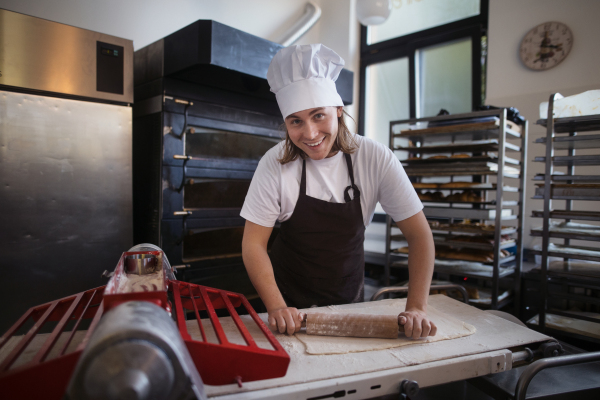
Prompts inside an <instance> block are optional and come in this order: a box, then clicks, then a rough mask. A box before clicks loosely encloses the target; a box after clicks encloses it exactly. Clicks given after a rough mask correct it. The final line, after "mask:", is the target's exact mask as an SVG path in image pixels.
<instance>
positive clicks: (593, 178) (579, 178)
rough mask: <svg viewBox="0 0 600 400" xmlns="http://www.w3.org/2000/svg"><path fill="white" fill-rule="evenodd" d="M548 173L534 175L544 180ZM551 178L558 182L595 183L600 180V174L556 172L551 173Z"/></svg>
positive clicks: (536, 179)
mask: <svg viewBox="0 0 600 400" xmlns="http://www.w3.org/2000/svg"><path fill="white" fill-rule="evenodd" d="M545 177H546V175H545V174H537V175H536V176H534V177H533V180H534V181H543V180H545ZM551 178H552V180H553V181H556V182H567V181H574V182H587V183H595V182H600V175H565V174H562V173H560V174H558V173H555V174H553V175H551Z"/></svg>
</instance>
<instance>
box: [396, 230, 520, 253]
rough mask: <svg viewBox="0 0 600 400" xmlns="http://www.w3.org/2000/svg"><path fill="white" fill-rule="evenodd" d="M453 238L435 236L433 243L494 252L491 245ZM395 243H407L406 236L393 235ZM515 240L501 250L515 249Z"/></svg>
mask: <svg viewBox="0 0 600 400" xmlns="http://www.w3.org/2000/svg"><path fill="white" fill-rule="evenodd" d="M451 236H455V235H440V234H435V233H434V234H433V242H434V243H435V244H438V245H442V246H452V247H454V248H465V249H478V250H494V245H493V244H491V243H473V242H461V241H454V240H452V239H451ZM449 239H450V240H449ZM392 240H393V241H398V242H399V241H406V238H405V237H404V235H393V236H392ZM516 243H517V242H516V240H515V239H511V240H507V241H505V242H502V243H500V249H501V250H503V249H507V248H509V247H513V246H514V245H515V244H516Z"/></svg>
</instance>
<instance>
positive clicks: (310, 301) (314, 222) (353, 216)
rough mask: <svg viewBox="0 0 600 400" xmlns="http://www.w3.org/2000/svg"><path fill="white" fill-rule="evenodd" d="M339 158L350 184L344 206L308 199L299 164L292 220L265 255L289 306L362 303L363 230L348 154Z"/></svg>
mask: <svg viewBox="0 0 600 400" xmlns="http://www.w3.org/2000/svg"><path fill="white" fill-rule="evenodd" d="M344 157H345V159H346V164H347V165H348V172H349V175H350V182H351V186H348V187H346V190H345V191H344V200H345V201H346V202H345V203H330V202H328V201H324V200H319V199H315V198H313V197H309V196H307V195H306V160H304V161H303V162H302V179H301V181H300V195H299V197H298V202H297V203H296V207H295V208H294V212H293V214H292V216H291V218H290V219H288V220H287V221H285V222H282V223H281V228H280V230H279V235H278V237H277V238H276V239H275V242H274V243H273V246H272V248H271V253H270V257H271V263H272V264H273V271H274V273H275V281H276V282H277V286H278V287H279V290H280V291H281V294H282V295H283V298H284V300H285V302H286V304H287V305H288V307H297V308H308V307H311V306H319V307H321V306H327V305H333V304H347V303H356V302H360V301H364V269H365V251H364V238H365V225H364V222H363V215H362V209H361V206H360V191H359V190H358V187H357V186H356V185H355V184H354V173H353V171H352V160H351V158H350V155H349V154H345V153H344ZM350 189H352V190H353V195H354V196H353V197H354V198H353V199H350V195H349V191H350Z"/></svg>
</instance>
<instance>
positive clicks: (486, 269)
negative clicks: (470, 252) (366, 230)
mask: <svg viewBox="0 0 600 400" xmlns="http://www.w3.org/2000/svg"><path fill="white" fill-rule="evenodd" d="M391 266H392V267H396V268H408V261H407V260H402V261H395V262H393V263H391ZM434 271H435V272H438V273H440V274H449V275H456V276H461V277H468V278H477V279H486V280H491V279H493V267H492V266H491V265H487V264H482V263H476V262H472V261H460V260H451V261H448V260H442V259H439V258H436V259H435V261H434ZM514 272H515V269H514V267H505V268H500V270H499V276H500V278H506V277H509V276H511V275H512V274H513V273H514Z"/></svg>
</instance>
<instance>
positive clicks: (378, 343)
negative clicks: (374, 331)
mask: <svg viewBox="0 0 600 400" xmlns="http://www.w3.org/2000/svg"><path fill="white" fill-rule="evenodd" d="M377 303H378V304H377V305H376V306H375V305H374V306H372V307H364V305H365V304H364V303H363V304H362V307H357V308H349V307H348V306H345V307H344V308H339V307H336V306H330V307H322V308H319V310H318V312H320V313H332V314H334V313H336V314H337V313H344V314H347V313H354V314H372V315H398V314H399V313H400V312H401V311H404V309H405V307H406V299H395V300H388V301H386V302H385V304H383V303H380V302H377ZM302 311H304V312H306V313H307V314H310V313H311V312H315V310H313V309H306V310H302ZM427 315H428V316H429V318H430V319H431V320H432V321H433V322H434V323H435V324H436V326H437V328H438V331H437V334H436V335H435V336H429V337H427V338H424V339H419V340H413V339H409V338H407V337H405V336H404V335H403V334H399V335H398V338H397V339H375V338H354V337H339V336H317V335H307V334H306V333H304V332H300V333H296V337H297V338H298V339H299V340H300V341H301V342H302V343H304V345H305V346H306V353H308V354H313V355H322V354H346V353H358V352H363V351H372V350H384V349H391V348H394V347H401V346H410V345H415V344H422V343H429V342H437V341H440V340H449V339H456V338H459V337H463V336H469V335H472V334H474V333H475V327H474V326H473V325H470V324H467V323H466V322H462V321H459V320H458V319H456V318H454V317H451V316H450V315H447V314H444V313H442V312H440V311H438V310H436V309H435V308H434V307H431V306H428V308H427Z"/></svg>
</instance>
